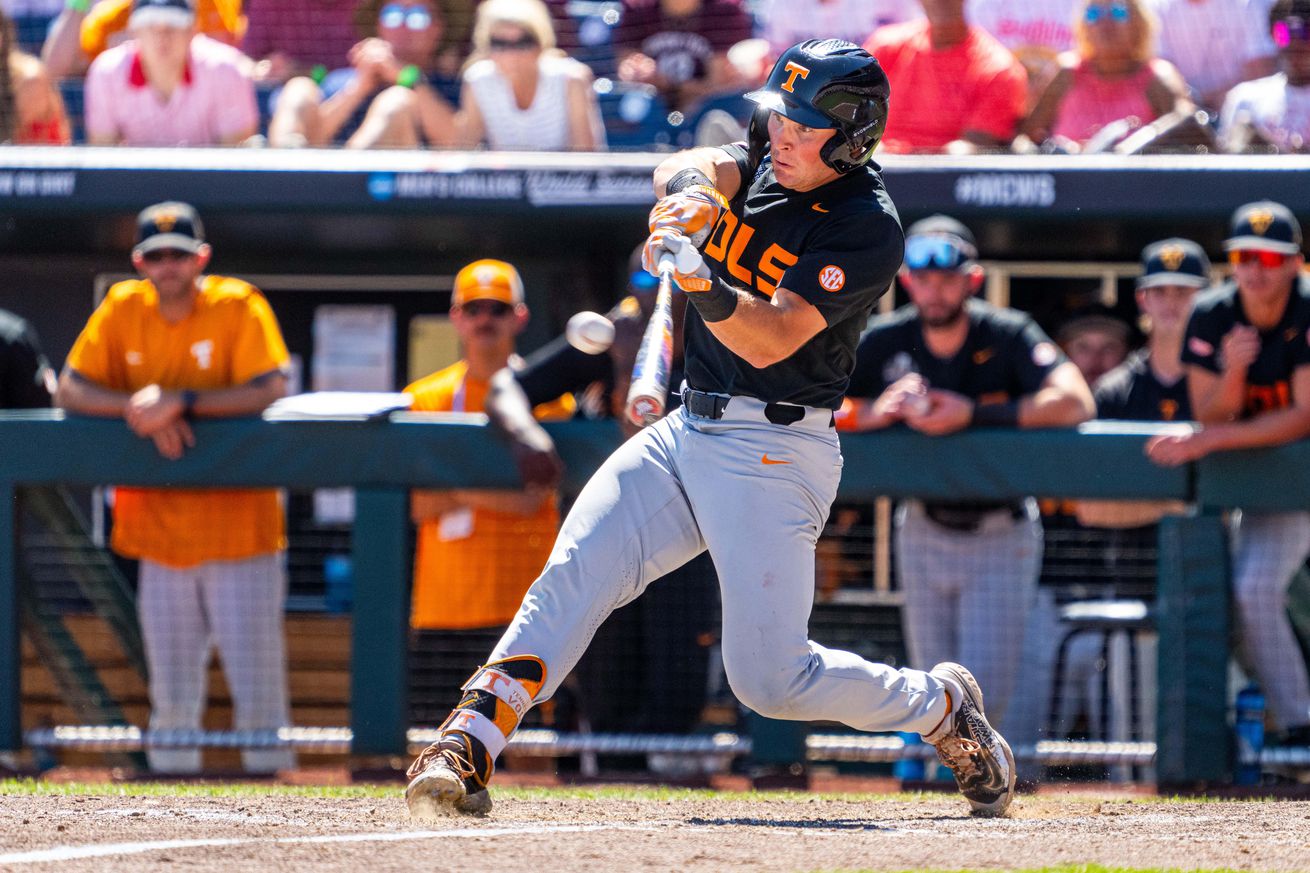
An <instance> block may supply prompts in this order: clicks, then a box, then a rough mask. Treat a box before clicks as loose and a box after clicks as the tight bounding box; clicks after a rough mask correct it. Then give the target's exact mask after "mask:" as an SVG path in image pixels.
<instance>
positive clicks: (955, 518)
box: [923, 501, 1028, 533]
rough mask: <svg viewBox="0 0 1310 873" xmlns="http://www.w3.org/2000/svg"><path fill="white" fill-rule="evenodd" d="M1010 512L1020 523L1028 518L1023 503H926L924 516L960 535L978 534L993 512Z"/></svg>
mask: <svg viewBox="0 0 1310 873" xmlns="http://www.w3.org/2000/svg"><path fill="white" fill-rule="evenodd" d="M1001 511H1008V512H1009V513H1010V518H1011V519H1013V520H1014V521H1020V520H1022V519H1025V518H1027V517H1028V510H1027V507H1026V506H1025V505H1024V502H1023V501H1019V502H1017V503H931V502H928V501H924V503H923V514H924V515H926V516H927V517H928V518H929V519H931V520H932V521H933V522H935V523H936V524H939V525H941V526H942V527H944V528H949V529H950V530H953V531H958V532H960V533H976V532H977V531H978V530H979V529H980V528H981V527H982V523H983V520H984V519H985V518H986V517H987V516H988V515H991V514H992V513H993V512H1001Z"/></svg>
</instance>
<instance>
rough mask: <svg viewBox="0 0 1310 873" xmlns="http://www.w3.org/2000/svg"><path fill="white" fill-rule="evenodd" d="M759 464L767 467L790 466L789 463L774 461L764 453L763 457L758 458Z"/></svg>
mask: <svg viewBox="0 0 1310 873" xmlns="http://www.w3.org/2000/svg"><path fill="white" fill-rule="evenodd" d="M760 463H761V464H765V465H767V466H773V465H774V464H790V463H791V461H778V460H774V459H773V458H770V457H769V455H768V453H767V452H766V453H765V454H764V455H762V456H761V457H760Z"/></svg>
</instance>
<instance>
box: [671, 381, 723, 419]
mask: <svg viewBox="0 0 1310 873" xmlns="http://www.w3.org/2000/svg"><path fill="white" fill-rule="evenodd" d="M731 399H732V395H730V394H719V393H716V392H711V391H697V390H696V389H695V388H686V389H684V390H683V392H682V405H683V406H685V407H687V409H689V410H691V412H692V414H694V415H698V416H700V417H701V418H709V419H713V420H714V421H718V420H719V419H720V418H723V412H724V410H725V409H727V408H728V401H729V400H731Z"/></svg>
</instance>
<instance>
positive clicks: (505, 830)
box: [0, 824, 662, 864]
mask: <svg viewBox="0 0 1310 873" xmlns="http://www.w3.org/2000/svg"><path fill="white" fill-rule="evenodd" d="M654 830H662V828H658V827H650V826H641V825H612V824H610V825H606V824H595V825H522V826H518V827H499V828H452V829H450V830H444V831H394V832H387V833H382V832H374V833H364V834H329V835H321V836H314V837H226V838H213V839H207V840H155V841H152V842H142V843H93V844H90V845H84V846H58V847H55V848H53V849H37V850H35V851H31V852H12V853H10V854H8V855H0V864H48V863H51V862H58V861H76V860H80V859H83V858H107V857H111V856H114V855H140V854H144V853H146V852H160V851H165V850H168V849H213V848H226V847H229V846H250V845H258V844H260V843H263V844H266V845H270V846H289V845H304V844H314V843H317V844H322V843H395V842H406V841H409V840H433V839H443V838H466V837H513V836H525V835H535V834H569V833H586V832H589V831H654Z"/></svg>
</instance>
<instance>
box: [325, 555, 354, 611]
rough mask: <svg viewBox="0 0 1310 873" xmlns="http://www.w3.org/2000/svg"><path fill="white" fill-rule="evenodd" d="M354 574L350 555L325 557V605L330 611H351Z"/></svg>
mask: <svg viewBox="0 0 1310 873" xmlns="http://www.w3.org/2000/svg"><path fill="white" fill-rule="evenodd" d="M354 575H355V572H354V566H353V565H352V562H351V560H350V555H328V556H327V557H326V558H324V559H323V606H324V608H325V609H327V611H328V612H337V613H340V612H349V611H350V607H351V604H352V603H353V601H354V590H353V589H354Z"/></svg>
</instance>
